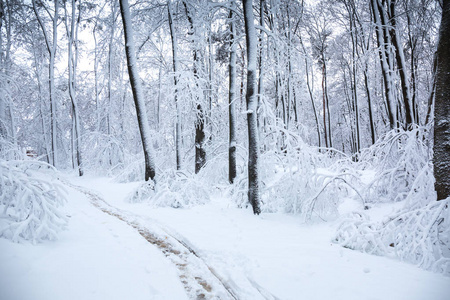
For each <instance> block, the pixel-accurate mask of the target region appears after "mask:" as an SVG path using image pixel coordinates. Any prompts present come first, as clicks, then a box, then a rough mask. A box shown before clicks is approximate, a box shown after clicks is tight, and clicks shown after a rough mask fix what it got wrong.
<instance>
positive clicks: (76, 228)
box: [0, 190, 186, 300]
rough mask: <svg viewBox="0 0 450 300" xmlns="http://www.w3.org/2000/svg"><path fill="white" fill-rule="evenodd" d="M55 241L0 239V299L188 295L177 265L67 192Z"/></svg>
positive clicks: (84, 298) (138, 297) (129, 228)
mask: <svg viewBox="0 0 450 300" xmlns="http://www.w3.org/2000/svg"><path fill="white" fill-rule="evenodd" d="M65 210H66V213H67V214H68V215H69V216H70V222H69V226H68V230H66V231H65V232H63V233H62V234H61V236H60V239H59V240H58V241H56V242H47V243H43V244H38V245H35V246H33V245H31V244H16V243H12V242H10V241H8V240H5V239H0V249H1V251H0V274H8V276H0V299H5V300H6V299H8V300H16V299H17V300H19V299H33V300H39V299H43V300H44V299H45V300H51V299H67V300H70V299H74V300H75V299H76V300H79V299H83V300H88V299H111V300H112V299H186V296H185V293H184V289H183V286H182V285H181V283H180V281H179V280H178V276H177V274H176V269H175V268H174V266H172V265H171V264H170V263H169V262H168V261H167V260H166V259H165V258H164V255H163V254H162V253H161V252H160V251H159V250H157V249H156V248H155V247H154V246H152V245H150V244H149V243H148V242H147V241H145V240H144V239H143V238H141V236H140V235H139V233H137V232H136V231H135V230H134V229H132V228H131V227H129V226H128V225H126V224H124V223H123V222H120V221H118V220H117V219H115V218H113V217H111V216H108V215H106V214H104V213H102V212H101V211H99V210H98V209H96V208H95V207H93V206H92V205H91V204H90V203H89V202H88V200H87V199H86V197H85V196H84V195H82V194H80V193H78V192H75V191H73V190H71V194H70V197H69V199H68V204H67V206H66V207H65Z"/></svg>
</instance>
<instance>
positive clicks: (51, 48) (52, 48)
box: [33, 0, 59, 167]
mask: <svg viewBox="0 0 450 300" xmlns="http://www.w3.org/2000/svg"><path fill="white" fill-rule="evenodd" d="M54 3H55V12H54V15H53V17H52V23H53V27H52V31H53V38H52V42H50V38H49V37H48V34H47V30H46V29H45V27H44V23H43V22H42V20H41V17H40V16H39V13H38V11H37V8H36V0H33V10H34V13H35V15H36V18H37V20H38V23H39V26H40V27H41V29H42V33H43V34H44V38H45V43H46V46H47V51H48V53H49V56H50V63H49V67H48V73H49V95H50V97H49V98H50V117H51V124H52V125H51V136H52V164H53V166H54V167H57V166H58V149H57V144H56V138H57V136H56V133H57V132H56V130H57V129H56V99H55V57H56V49H57V45H58V44H57V43H58V17H59V1H58V0H55V1H54Z"/></svg>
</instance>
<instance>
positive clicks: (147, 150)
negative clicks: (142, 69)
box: [120, 0, 156, 181]
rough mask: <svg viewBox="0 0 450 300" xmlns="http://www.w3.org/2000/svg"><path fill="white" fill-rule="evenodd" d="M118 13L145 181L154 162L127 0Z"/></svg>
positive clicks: (153, 174) (151, 170) (150, 176)
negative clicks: (142, 150)
mask: <svg viewBox="0 0 450 300" xmlns="http://www.w3.org/2000/svg"><path fill="white" fill-rule="evenodd" d="M120 13H121V15H122V22H123V31H124V35H125V52H126V55H127V63H128V75H129V77H130V85H131V90H132V92H133V99H134V104H135V106H136V116H137V120H138V124H139V131H140V133H141V140H142V147H143V148H144V158H145V181H148V180H149V179H151V180H153V181H154V180H155V175H156V172H155V162H154V160H153V159H154V158H153V153H152V152H153V149H152V145H151V138H150V126H149V125H148V118H147V110H146V109H145V101H144V94H143V92H142V87H141V79H140V78H139V71H138V65H137V61H136V51H135V49H134V39H133V30H132V26H133V24H132V23H131V16H130V7H129V4H128V0H120Z"/></svg>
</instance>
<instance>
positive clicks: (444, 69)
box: [433, 0, 450, 199]
mask: <svg viewBox="0 0 450 300" xmlns="http://www.w3.org/2000/svg"><path fill="white" fill-rule="evenodd" d="M433 150H434V158H433V164H434V176H435V178H436V183H435V189H436V192H437V197H438V199H446V198H447V197H449V196H450V177H449V174H450V0H443V8H442V19H441V28H440V30H439V44H438V49H437V73H436V94H435V104H434V149H433Z"/></svg>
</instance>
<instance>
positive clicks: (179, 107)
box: [0, 0, 445, 213]
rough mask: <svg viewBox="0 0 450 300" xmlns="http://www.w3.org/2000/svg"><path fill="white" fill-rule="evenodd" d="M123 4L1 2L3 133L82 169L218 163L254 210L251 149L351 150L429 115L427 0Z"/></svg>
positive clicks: (149, 169)
mask: <svg viewBox="0 0 450 300" xmlns="http://www.w3.org/2000/svg"><path fill="white" fill-rule="evenodd" d="M129 1H130V0H129ZM125 2H126V1H121V2H120V5H122V6H123V5H125ZM241 3H242V4H243V6H242V5H241ZM129 4H130V5H131V6H132V7H133V9H132V13H129V14H128V17H129V20H128V23H127V22H126V21H125V19H126V17H127V16H124V18H123V22H122V24H121V22H120V20H119V18H120V16H119V13H122V14H123V11H122V10H119V3H118V1H117V0H112V1H97V0H96V1H79V0H77V1H73V0H67V1H54V0H50V1H41V0H32V1H31V2H26V1H25V3H24V2H23V1H15V0H9V1H5V0H3V1H0V69H1V70H0V71H1V72H0V77H1V79H2V80H1V81H0V135H1V136H2V140H3V141H4V140H6V139H7V140H8V142H9V141H10V142H13V143H14V141H17V145H19V146H20V147H23V148H33V150H34V151H36V152H37V154H38V156H39V157H40V158H42V159H44V160H46V161H48V162H49V163H50V164H53V165H57V166H58V167H59V168H68V167H70V166H71V165H72V167H73V168H74V169H77V170H78V172H79V174H81V173H82V172H83V170H85V169H89V168H94V169H97V168H96V167H97V166H98V167H101V168H99V169H102V170H103V171H105V170H114V171H110V172H111V173H115V172H118V170H124V169H128V168H129V169H130V170H131V169H133V168H137V167H136V165H137V164H138V163H137V162H138V161H140V160H141V159H142V158H144V161H145V162H144V163H143V164H141V165H140V166H141V167H140V168H141V169H140V172H142V171H143V173H145V175H144V176H145V178H146V179H151V178H153V177H154V176H155V173H156V169H157V168H158V170H159V168H160V169H161V171H164V170H169V169H176V170H179V171H181V172H176V173H174V174H181V173H182V172H183V173H192V174H195V173H199V174H200V176H202V170H207V169H208V168H209V167H213V166H214V167H216V165H217V162H220V163H223V162H225V163H227V166H226V167H228V170H227V174H226V175H227V176H226V177H227V178H224V180H226V181H228V182H230V183H233V184H238V185H239V184H241V183H242V182H244V181H245V178H248V184H249V186H248V191H249V193H248V199H249V202H250V203H251V204H252V205H253V208H254V212H255V213H258V212H259V208H258V203H259V201H260V199H259V197H260V196H259V192H260V189H261V188H262V187H263V186H259V184H260V182H259V181H260V180H261V178H258V176H259V174H258V159H259V157H264V156H265V155H266V154H268V153H270V154H271V153H276V155H279V156H280V157H286V156H289V155H290V154H293V153H292V152H295V151H300V150H299V148H295V147H292V145H293V144H295V143H300V141H304V142H306V143H308V144H310V145H312V146H314V147H315V146H317V147H318V148H319V149H320V151H322V152H325V151H328V149H330V148H335V149H336V150H339V151H342V152H344V153H346V154H351V155H353V157H354V158H355V159H357V158H358V157H359V155H360V154H361V150H362V149H364V148H365V147H367V146H370V145H372V144H374V143H375V142H376V140H377V138H378V137H381V136H383V135H384V134H385V133H386V132H388V131H390V130H394V131H395V130H397V131H398V130H401V129H408V130H409V129H410V128H413V127H417V126H420V125H423V124H424V123H425V122H427V121H429V120H430V118H431V111H432V110H431V107H432V101H430V99H433V93H434V91H435V90H436V92H437V91H438V90H439V91H440V90H442V87H443V86H444V85H443V84H442V83H441V84H440V88H439V89H434V86H433V84H434V81H433V79H432V78H433V76H432V74H433V53H434V51H435V46H436V41H437V34H436V32H437V24H438V23H439V22H438V16H439V14H440V11H441V8H440V6H439V4H438V2H436V1H431V0H410V1H398V0H370V1H369V2H367V1H364V0H326V1H325V0H321V1H317V3H315V4H310V3H309V2H306V1H301V0H259V1H244V2H241V1H208V0H192V1H187V0H186V1H185V0H166V1H154V0H151V1H134V0H131V1H130V3H129ZM255 19H256V20H255ZM131 21H133V25H130V24H131ZM126 23H127V24H126ZM64 26H65V27H64ZM130 26H131V27H130ZM64 29H65V30H64ZM130 29H132V30H130ZM124 35H125V36H126V40H128V42H126V41H125V40H124V39H123V36H124ZM12 37H14V38H12ZM92 39H93V40H92ZM130 39H134V41H132V42H129V41H130ZM244 39H245V40H244ZM133 47H134V49H132V48H133ZM124 48H126V53H124V51H123V49H124ZM441 52H442V51H441ZM133 56H134V58H133ZM439 60H440V61H439V62H438V63H437V65H438V66H443V65H442V64H441V61H442V60H443V58H440V59H439ZM137 64H139V67H140V68H139V70H138V68H137ZM30 68H32V72H30ZM439 72H441V73H440V74H441V75H442V71H439ZM47 82H48V84H47ZM139 86H140V88H139ZM130 87H131V88H130ZM132 97H133V99H134V101H130V100H131V98H132ZM139 99H140V100H139ZM244 99H246V100H245V101H244ZM437 103H438V102H436V105H438V104H437ZM441 111H442V112H445V110H443V109H439V110H437V114H436V116H438V113H440V112H441ZM136 112H137V113H136ZM147 115H148V116H151V117H150V118H149V119H147ZM246 128H247V130H246ZM150 129H152V131H151V132H150ZM436 130H438V131H439V130H440V129H439V126H437V127H436ZM444 131H445V130H444ZM293 137H295V138H293ZM436 138H437V140H438V141H439V138H440V136H439V132H438V133H437V135H436ZM293 139H294V140H295V141H293ZM438 146H439V143H437V144H436V147H438ZM141 149H144V153H145V154H144V156H143V157H142V150H141ZM247 149H248V152H246V151H247ZM152 151H153V152H154V154H153V155H154V158H153V159H152V158H151V156H152V154H150V153H152ZM438 152H439V151H436V153H438ZM247 155H248V160H247V157H246V156H247ZM226 156H228V161H226V160H225V159H224V157H226ZM156 157H157V158H158V159H155V158H156ZM244 157H245V159H242V158H244ZM82 160H83V161H82ZM152 160H153V162H152ZM436 162H437V161H436ZM143 165H144V166H145V167H144V168H142V166H143ZM247 171H248V173H247ZM108 172H109V171H108ZM130 172H131V171H130ZM436 172H438V171H436ZM222 173H223V172H222ZM222 173H221V174H222ZM236 181H237V183H236ZM261 184H264V183H263V182H261Z"/></svg>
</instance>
